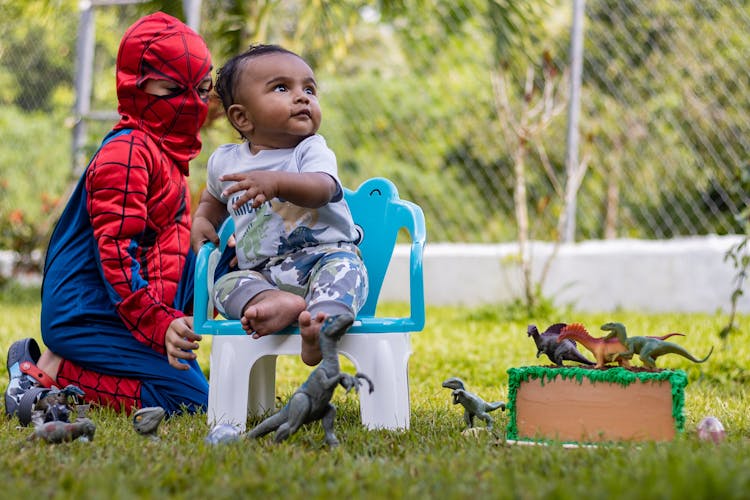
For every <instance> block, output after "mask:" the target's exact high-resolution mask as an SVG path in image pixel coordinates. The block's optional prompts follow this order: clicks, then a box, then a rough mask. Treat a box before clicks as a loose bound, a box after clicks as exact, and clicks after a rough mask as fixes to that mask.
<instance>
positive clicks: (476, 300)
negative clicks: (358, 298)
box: [381, 236, 750, 313]
mask: <svg viewBox="0 0 750 500" xmlns="http://www.w3.org/2000/svg"><path fill="white" fill-rule="evenodd" d="M740 239H741V238H740V237H738V236H724V237H718V236H707V237H694V238H680V239H674V240H663V241H651V240H624V239H622V240H607V241H586V242H582V243H576V244H569V245H561V246H560V247H559V249H558V253H557V255H556V256H555V257H554V259H553V261H552V264H551V267H550V271H549V273H548V275H547V278H546V280H545V283H544V287H543V292H544V295H545V296H547V297H552V298H554V299H555V301H556V303H557V304H558V305H562V304H571V305H573V306H574V307H575V308H576V309H577V310H580V311H594V312H596V311H600V312H608V311H613V310H615V309H618V308H619V309H625V310H638V311H652V312H669V311H671V312H709V313H712V312H716V311H718V310H723V311H725V312H726V311H728V309H729V307H730V299H731V295H732V291H733V290H734V287H735V281H734V279H735V276H736V270H735V269H734V268H733V267H732V264H731V262H728V261H727V262H725V261H724V256H725V254H726V252H727V250H728V249H729V247H730V246H731V245H733V244H735V243H737V242H738V241H740ZM552 251H553V245H551V244H549V243H534V244H533V247H532V251H531V254H532V255H533V272H534V274H535V275H536V276H537V277H538V276H539V273H540V272H541V270H542V267H543V265H544V262H546V260H547V259H548V257H549V255H550V253H551V252H552ZM517 255H518V245H517V244H515V243H512V244H499V245H462V244H430V243H428V244H427V247H426V248H425V254H424V273H425V300H426V302H427V303H428V304H466V305H478V304H481V303H498V302H503V301H508V300H510V299H512V298H514V297H520V296H521V295H522V292H523V281H522V279H521V275H520V268H519V265H518V258H517ZM407 275H408V247H407V246H401V245H399V246H398V248H397V249H396V253H395V255H394V257H393V262H392V264H391V267H390V269H389V272H388V275H387V277H386V281H385V283H384V285H383V291H382V293H381V298H382V299H384V300H398V301H405V300H407V299H408V281H406V279H407V278H406V277H407ZM748 295H750V294H748ZM739 310H740V312H743V313H748V312H750V297H748V296H743V297H742V298H741V300H740V303H739Z"/></svg>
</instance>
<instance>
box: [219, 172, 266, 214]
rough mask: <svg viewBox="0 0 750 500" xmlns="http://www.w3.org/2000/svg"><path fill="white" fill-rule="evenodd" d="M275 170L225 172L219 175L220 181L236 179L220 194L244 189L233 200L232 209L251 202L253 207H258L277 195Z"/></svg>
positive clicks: (230, 193) (224, 194) (223, 194)
mask: <svg viewBox="0 0 750 500" xmlns="http://www.w3.org/2000/svg"><path fill="white" fill-rule="evenodd" d="M278 178H279V176H278V175H277V172H249V173H246V174H227V175H223V176H221V177H220V179H219V180H221V181H237V182H235V183H234V184H232V185H231V186H229V187H228V188H226V189H225V190H224V192H223V193H221V194H222V196H226V197H229V196H231V195H232V194H233V193H237V192H239V191H244V193H242V195H240V197H239V198H237V200H235V202H234V205H233V206H234V209H235V210H237V209H238V208H240V207H241V206H242V205H244V204H245V203H248V202H252V203H251V204H252V207H253V208H258V207H259V206H261V205H262V204H263V203H265V202H267V201H270V200H272V199H274V198H276V197H277V196H278V193H279V186H278Z"/></svg>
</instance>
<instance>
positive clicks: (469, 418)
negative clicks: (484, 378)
mask: <svg viewBox="0 0 750 500" xmlns="http://www.w3.org/2000/svg"><path fill="white" fill-rule="evenodd" d="M443 387H445V388H447V389H453V391H452V392H451V395H452V396H453V404H454V405H457V404H460V405H461V406H463V407H464V422H466V428H467V429H471V428H472V427H474V417H477V418H480V419H482V420H484V423H485V424H487V430H488V431H491V430H492V425H493V423H494V421H493V420H492V417H490V415H489V412H491V411H494V410H497V409H498V408H500V409H501V410H502V411H505V403H503V402H502V401H497V402H494V403H488V402H486V401H485V400H484V399H482V398H480V397H479V396H477V395H476V394H473V393H471V392H469V391H467V390H466V386H465V385H464V382H463V380H461V379H460V378H458V377H451V378H449V379H447V380H445V381H444V382H443Z"/></svg>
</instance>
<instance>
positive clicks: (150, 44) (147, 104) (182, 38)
mask: <svg viewBox="0 0 750 500" xmlns="http://www.w3.org/2000/svg"><path fill="white" fill-rule="evenodd" d="M210 71H211V55H210V54H209V51H208V47H206V44H205V42H204V41H203V39H202V38H201V37H200V35H198V34H197V33H195V32H194V31H193V30H192V29H190V28H189V27H188V26H186V25H185V24H183V23H182V22H181V21H180V20H179V19H176V18H174V17H172V16H169V15H167V14H164V13H163V12H157V13H155V14H151V15H148V16H145V17H142V18H141V19H139V20H138V21H136V23H135V24H133V25H132V26H131V27H130V28H128V30H127V31H126V32H125V35H124V36H123V38H122V42H121V43H120V50H119V52H118V54H117V100H118V111H119V113H120V115H121V119H120V122H119V123H118V124H117V125H116V126H115V128H116V129H122V128H132V129H138V130H142V131H143V132H145V133H147V134H148V135H149V136H151V138H153V139H154V140H155V141H156V142H157V143H158V144H159V145H160V147H161V148H162V149H163V150H164V151H165V152H166V153H167V154H168V155H169V156H170V157H171V158H172V159H173V160H174V161H175V162H176V163H177V164H178V165H179V167H180V169H181V170H182V172H183V173H184V174H185V175H187V174H188V162H189V161H190V160H192V159H193V158H195V157H196V156H198V153H200V150H201V138H200V128H201V126H202V125H203V123H204V122H205V120H206V115H207V113H208V103H207V100H203V99H201V98H200V96H199V95H198V92H197V91H196V90H195V87H196V86H197V85H198V83H200V81H201V80H202V79H203V78H204V77H205V76H206V75H207V74H208V73H209V72H210ZM149 78H154V79H160V80H164V79H169V80H173V81H175V82H177V83H178V84H179V85H180V86H181V87H183V89H182V90H180V91H179V92H176V93H174V94H170V95H168V96H160V97H157V96H153V95H149V94H147V93H145V92H144V91H143V90H142V89H141V87H142V85H143V84H144V82H145V81H146V80H147V79H149Z"/></svg>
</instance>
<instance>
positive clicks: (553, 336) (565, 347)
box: [526, 323, 596, 366]
mask: <svg viewBox="0 0 750 500" xmlns="http://www.w3.org/2000/svg"><path fill="white" fill-rule="evenodd" d="M566 326H567V325H566V324H565V323H555V324H554V325H550V327H549V328H547V329H546V330H545V331H544V333H542V334H540V333H539V330H537V328H536V325H529V326H528V327H527V329H526V333H528V335H529V337H533V338H534V343H535V344H536V357H537V358H538V357H539V356H541V355H542V354H546V355H547V357H548V358H549V360H550V361H552V362H553V363H555V364H556V365H557V366H563V361H564V360H566V359H567V360H568V361H575V362H576V363H582V364H584V365H589V366H591V365H595V364H596V363H594V362H593V361H591V360H590V359H588V358H586V356H584V355H583V354H581V352H580V351H579V350H578V348H577V347H576V343H575V341H574V340H573V339H565V340H564V341H562V342H558V341H557V337H558V336H559V335H560V332H561V331H562V329H563V328H565V327H566Z"/></svg>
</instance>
